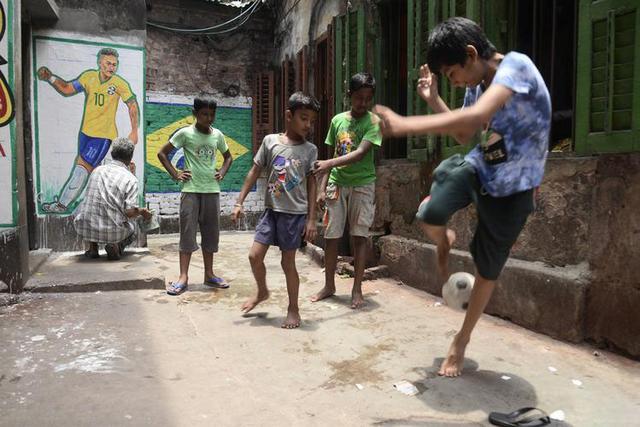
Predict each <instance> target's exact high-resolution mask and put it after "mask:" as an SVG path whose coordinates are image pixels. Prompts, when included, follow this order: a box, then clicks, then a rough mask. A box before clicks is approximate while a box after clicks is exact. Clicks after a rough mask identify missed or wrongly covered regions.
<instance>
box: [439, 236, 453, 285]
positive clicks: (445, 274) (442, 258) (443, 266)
mask: <svg viewBox="0 0 640 427" xmlns="http://www.w3.org/2000/svg"><path fill="white" fill-rule="evenodd" d="M455 241H456V233H455V231H453V230H452V229H450V228H447V242H448V243H447V244H445V245H439V246H438V273H440V276H441V277H442V279H443V280H448V279H449V251H450V250H451V246H453V242H455Z"/></svg>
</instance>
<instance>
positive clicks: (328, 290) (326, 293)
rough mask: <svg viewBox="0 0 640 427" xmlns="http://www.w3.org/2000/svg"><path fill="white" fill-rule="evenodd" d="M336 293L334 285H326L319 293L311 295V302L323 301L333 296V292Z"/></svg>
mask: <svg viewBox="0 0 640 427" xmlns="http://www.w3.org/2000/svg"><path fill="white" fill-rule="evenodd" d="M335 293H336V288H335V286H334V287H328V286H326V285H325V287H324V288H322V290H320V292H318V293H317V294H315V295H314V296H312V297H311V302H318V301H322V300H323V299H325V298H329V297H330V296H332V295H333V294H335Z"/></svg>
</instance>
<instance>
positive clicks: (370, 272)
mask: <svg viewBox="0 0 640 427" xmlns="http://www.w3.org/2000/svg"><path fill="white" fill-rule="evenodd" d="M300 252H302V253H304V254H305V255H307V256H308V257H309V258H311V259H312V260H313V261H314V262H315V263H316V264H318V265H319V266H320V267H324V250H323V249H322V248H321V247H319V246H316V245H313V244H311V243H309V242H307V244H306V245H305V246H304V247H302V248H300ZM336 274H346V275H348V276H350V277H353V276H354V275H355V272H354V269H353V257H350V256H343V255H340V256H338V263H337V265H336ZM390 275H391V273H390V272H389V268H388V267H387V266H386V265H376V266H374V267H369V268H366V269H365V270H364V276H363V278H362V280H365V281H366V280H376V279H381V278H383V277H389V276H390Z"/></svg>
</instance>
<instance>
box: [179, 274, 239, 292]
mask: <svg viewBox="0 0 640 427" xmlns="http://www.w3.org/2000/svg"><path fill="white" fill-rule="evenodd" d="M204 285H205V286H208V287H210V288H215V289H227V288H228V287H229V284H228V283H227V282H225V280H224V279H223V278H222V277H211V278H209V279H207V280H206V281H205V282H204ZM187 287H188V285H187V284H186V283H182V282H171V283H170V284H169V288H168V289H167V293H168V294H169V295H180V294H181V293H183V292H184V291H186V290H187Z"/></svg>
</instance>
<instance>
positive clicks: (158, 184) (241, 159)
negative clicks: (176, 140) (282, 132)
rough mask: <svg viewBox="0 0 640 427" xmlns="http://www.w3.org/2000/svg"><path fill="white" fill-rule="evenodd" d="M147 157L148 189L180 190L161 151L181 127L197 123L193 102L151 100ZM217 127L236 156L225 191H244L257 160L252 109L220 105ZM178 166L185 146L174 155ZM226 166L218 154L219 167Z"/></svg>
mask: <svg viewBox="0 0 640 427" xmlns="http://www.w3.org/2000/svg"><path fill="white" fill-rule="evenodd" d="M145 108H146V109H145V114H146V119H147V127H146V135H147V155H146V157H147V160H146V163H147V164H146V169H145V172H146V187H145V189H146V193H177V192H180V186H179V185H178V183H176V182H174V181H173V180H172V179H171V177H170V176H169V174H168V173H167V172H166V171H165V170H164V168H163V167H162V165H161V164H160V161H159V160H158V157H157V155H158V151H159V150H160V148H161V147H162V146H163V145H164V144H165V143H166V142H167V141H168V140H169V137H171V135H172V134H173V133H174V132H175V131H176V130H178V129H180V128H182V127H185V126H189V125H191V124H193V122H194V120H195V119H194V117H193V115H192V114H191V105H183V104H164V103H154V102H147V103H146V104H145ZM213 126H214V127H216V128H217V129H220V130H221V131H222V133H224V135H225V139H226V142H227V145H228V146H229V150H230V151H231V155H232V156H233V159H234V161H233V165H232V166H231V169H230V170H229V172H228V173H227V175H226V176H225V178H224V180H223V181H222V183H221V189H222V191H223V192H228V191H240V189H241V188H242V183H243V182H244V178H245V176H246V175H247V173H248V172H249V169H251V164H252V162H253V157H252V151H251V135H252V133H251V109H250V108H237V107H220V106H218V108H217V111H216V121H215V122H214V124H213ZM170 159H171V162H172V163H173V164H174V166H177V167H181V166H182V162H184V158H183V156H182V150H175V151H174V152H173V153H171V155H170ZM220 166H222V156H218V165H217V167H220Z"/></svg>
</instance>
